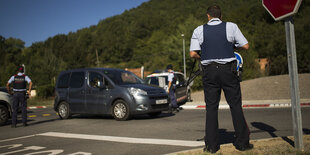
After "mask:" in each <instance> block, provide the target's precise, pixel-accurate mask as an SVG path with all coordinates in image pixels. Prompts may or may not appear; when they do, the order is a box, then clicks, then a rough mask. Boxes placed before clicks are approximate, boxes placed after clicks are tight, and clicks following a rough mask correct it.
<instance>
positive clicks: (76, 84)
mask: <svg viewBox="0 0 310 155" xmlns="http://www.w3.org/2000/svg"><path fill="white" fill-rule="evenodd" d="M84 82H85V75H84V72H72V74H71V79H70V85H69V86H70V88H81V87H82V86H83V85H84Z"/></svg>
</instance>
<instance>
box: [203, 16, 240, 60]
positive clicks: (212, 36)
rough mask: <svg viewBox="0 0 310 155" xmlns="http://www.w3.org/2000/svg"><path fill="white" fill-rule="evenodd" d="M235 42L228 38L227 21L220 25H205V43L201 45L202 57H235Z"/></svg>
mask: <svg viewBox="0 0 310 155" xmlns="http://www.w3.org/2000/svg"><path fill="white" fill-rule="evenodd" d="M233 47H234V44H233V43H231V42H229V41H228V40H227V34H226V22H222V23H221V24H218V25H208V24H205V25H203V43H202V45H201V59H202V60H211V59H225V58H233V57H235V56H234V48H233Z"/></svg>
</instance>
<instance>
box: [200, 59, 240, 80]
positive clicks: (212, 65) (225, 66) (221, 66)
mask: <svg viewBox="0 0 310 155" xmlns="http://www.w3.org/2000/svg"><path fill="white" fill-rule="evenodd" d="M202 68H203V70H208V69H211V68H216V69H224V70H231V71H232V72H233V73H234V74H236V75H237V76H238V80H239V81H240V82H241V81H242V70H238V69H237V60H234V61H231V62H228V63H226V64H220V63H216V62H211V63H209V64H208V65H202Z"/></svg>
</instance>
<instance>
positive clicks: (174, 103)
mask: <svg viewBox="0 0 310 155" xmlns="http://www.w3.org/2000/svg"><path fill="white" fill-rule="evenodd" d="M167 71H168V72H169V74H168V82H169V83H168V94H169V98H170V103H171V108H172V111H177V112H179V108H178V104H177V100H176V97H175V89H176V88H175V86H176V78H175V76H174V71H173V66H172V65H171V64H169V65H168V66H167Z"/></svg>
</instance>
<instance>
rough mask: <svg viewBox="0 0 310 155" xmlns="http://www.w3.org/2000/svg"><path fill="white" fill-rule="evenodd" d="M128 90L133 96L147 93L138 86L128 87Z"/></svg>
mask: <svg viewBox="0 0 310 155" xmlns="http://www.w3.org/2000/svg"><path fill="white" fill-rule="evenodd" d="M128 91H129V93H130V94H131V95H132V96H141V95H147V92H146V91H144V90H142V89H138V88H128Z"/></svg>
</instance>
